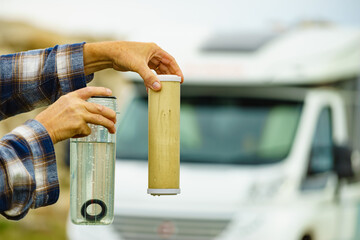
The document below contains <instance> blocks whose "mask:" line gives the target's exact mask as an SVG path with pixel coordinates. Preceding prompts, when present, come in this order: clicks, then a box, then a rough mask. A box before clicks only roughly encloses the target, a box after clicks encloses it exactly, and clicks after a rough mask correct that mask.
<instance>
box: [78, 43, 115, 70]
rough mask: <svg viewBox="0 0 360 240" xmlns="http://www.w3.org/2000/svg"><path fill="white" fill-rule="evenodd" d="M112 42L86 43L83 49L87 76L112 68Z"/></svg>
mask: <svg viewBox="0 0 360 240" xmlns="http://www.w3.org/2000/svg"><path fill="white" fill-rule="evenodd" d="M109 50H110V42H99V43H85V44H84V48H83V58H84V72H85V75H89V74H92V73H94V72H97V71H100V70H103V69H106V68H112V66H113V63H112V59H111V57H110V54H109V53H110V51H109Z"/></svg>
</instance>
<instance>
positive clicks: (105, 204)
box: [70, 97, 116, 225]
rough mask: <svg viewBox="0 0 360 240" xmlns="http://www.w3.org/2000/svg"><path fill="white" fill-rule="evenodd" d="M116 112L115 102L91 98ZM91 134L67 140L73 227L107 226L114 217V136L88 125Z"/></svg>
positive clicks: (102, 98) (110, 99) (90, 100)
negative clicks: (80, 225) (68, 142)
mask: <svg viewBox="0 0 360 240" xmlns="http://www.w3.org/2000/svg"><path fill="white" fill-rule="evenodd" d="M88 101H89V102H95V103H98V104H101V105H104V106H106V107H109V108H111V109H113V110H116V99H115V98H109V97H101V98H100V97H92V98H90V99H89V100H88ZM89 127H90V128H91V134H90V135H89V136H87V137H83V138H72V139H70V215H71V220H72V222H73V223H75V224H84V225H90V224H96V225H99V224H100V225H106V224H110V223H112V221H113V218H114V175H115V144H116V135H115V134H110V133H109V132H108V130H107V129H106V128H105V127H103V126H100V125H93V124H89Z"/></svg>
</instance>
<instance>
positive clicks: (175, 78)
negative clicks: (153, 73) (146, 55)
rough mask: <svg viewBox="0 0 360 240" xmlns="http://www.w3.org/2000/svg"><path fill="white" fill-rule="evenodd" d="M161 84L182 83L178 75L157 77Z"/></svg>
mask: <svg viewBox="0 0 360 240" xmlns="http://www.w3.org/2000/svg"><path fill="white" fill-rule="evenodd" d="M157 78H158V79H159V81H160V82H181V77H179V76H178V75H168V74H164V75H157Z"/></svg>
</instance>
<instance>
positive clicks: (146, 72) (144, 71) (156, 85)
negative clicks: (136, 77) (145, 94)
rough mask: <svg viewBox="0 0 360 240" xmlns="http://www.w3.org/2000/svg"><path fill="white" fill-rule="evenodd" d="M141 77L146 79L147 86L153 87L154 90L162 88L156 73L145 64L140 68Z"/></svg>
mask: <svg viewBox="0 0 360 240" xmlns="http://www.w3.org/2000/svg"><path fill="white" fill-rule="evenodd" d="M138 73H139V74H140V76H141V78H142V79H143V80H144V83H145V86H146V87H148V88H151V89H152V90H154V91H159V90H160V89H161V84H160V81H159V80H158V78H157V77H156V75H155V74H154V73H153V72H152V71H151V70H150V68H149V67H147V66H145V67H143V68H141V69H139V72H138Z"/></svg>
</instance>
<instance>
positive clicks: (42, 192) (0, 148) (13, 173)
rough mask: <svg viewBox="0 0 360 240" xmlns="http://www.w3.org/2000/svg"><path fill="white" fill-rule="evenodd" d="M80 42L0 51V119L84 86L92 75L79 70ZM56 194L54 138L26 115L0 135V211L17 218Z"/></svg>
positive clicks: (81, 68)
mask: <svg viewBox="0 0 360 240" xmlns="http://www.w3.org/2000/svg"><path fill="white" fill-rule="evenodd" d="M83 44H84V43H80V44H71V45H59V46H55V47H54V48H48V49H44V50H33V51H28V52H22V53H17V54H11V55H4V56H0V120H2V119H5V118H7V117H10V116H13V115H16V114H18V113H21V112H26V111H29V110H32V109H34V108H36V107H40V106H45V105H48V104H51V103H53V102H55V101H56V100H57V99H58V98H59V97H60V96H61V95H63V94H66V93H68V92H71V91H74V90H76V89H79V88H82V87H85V86H86V83H87V82H89V81H91V80H92V78H93V75H89V76H85V74H84V67H83V51H82V50H83ZM58 197H59V183H58V176H57V167H56V160H55V152H54V147H53V143H52V141H51V138H50V136H49V135H48V133H47V131H46V129H45V128H44V127H43V126H42V125H41V124H40V123H39V122H37V121H36V120H29V121H27V122H26V123H25V124H24V125H22V126H19V127H17V128H15V129H14V130H13V131H12V132H11V133H9V134H7V135H5V136H4V137H3V138H2V139H0V213H1V214H2V215H4V216H5V217H7V218H8V219H12V220H18V219H21V218H23V217H24V216H25V215H26V214H27V212H28V211H29V209H30V208H37V207H41V206H46V205H50V204H53V203H55V202H56V201H57V199H58Z"/></svg>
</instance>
